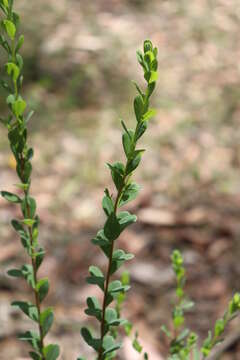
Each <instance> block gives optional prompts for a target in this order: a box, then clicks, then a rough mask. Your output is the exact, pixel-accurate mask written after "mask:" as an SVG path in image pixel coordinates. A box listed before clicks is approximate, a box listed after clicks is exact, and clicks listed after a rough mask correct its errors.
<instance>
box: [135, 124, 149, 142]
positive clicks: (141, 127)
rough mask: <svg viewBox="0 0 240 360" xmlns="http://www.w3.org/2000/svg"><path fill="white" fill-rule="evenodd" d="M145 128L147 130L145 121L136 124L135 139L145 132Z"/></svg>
mask: <svg viewBox="0 0 240 360" xmlns="http://www.w3.org/2000/svg"><path fill="white" fill-rule="evenodd" d="M146 130H147V122H146V121H141V122H140V123H139V124H138V127H137V130H136V139H137V140H139V139H140V137H141V136H142V135H143V134H144V133H145V131H146Z"/></svg>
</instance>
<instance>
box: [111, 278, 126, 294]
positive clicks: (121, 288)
mask: <svg viewBox="0 0 240 360" xmlns="http://www.w3.org/2000/svg"><path fill="white" fill-rule="evenodd" d="M129 289H130V286H129V285H122V283H121V281H120V280H114V281H112V282H110V284H109V287H108V292H109V294H111V295H113V294H117V293H119V292H126V291H128V290H129Z"/></svg>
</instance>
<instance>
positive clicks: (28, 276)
mask: <svg viewBox="0 0 240 360" xmlns="http://www.w3.org/2000/svg"><path fill="white" fill-rule="evenodd" d="M21 272H22V276H23V277H24V279H25V280H26V281H27V283H28V284H29V285H30V286H31V287H32V288H33V289H35V286H36V284H35V278H34V271H33V267H32V265H29V264H25V265H23V266H22V268H21Z"/></svg>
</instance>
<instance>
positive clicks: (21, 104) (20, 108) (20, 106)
mask: <svg viewBox="0 0 240 360" xmlns="http://www.w3.org/2000/svg"><path fill="white" fill-rule="evenodd" d="M26 106H27V104H26V102H25V101H24V100H23V99H21V98H19V99H18V100H16V101H15V102H14V103H13V104H12V109H13V112H14V114H15V115H16V117H19V116H22V115H23V113H24V110H25V109H26Z"/></svg>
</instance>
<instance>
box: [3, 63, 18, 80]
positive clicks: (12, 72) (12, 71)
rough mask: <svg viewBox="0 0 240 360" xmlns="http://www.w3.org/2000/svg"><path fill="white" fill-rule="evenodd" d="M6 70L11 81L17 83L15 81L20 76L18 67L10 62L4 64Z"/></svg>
mask: <svg viewBox="0 0 240 360" xmlns="http://www.w3.org/2000/svg"><path fill="white" fill-rule="evenodd" d="M6 68H7V73H8V75H9V76H11V77H12V79H13V81H17V79H18V77H19V75H20V69H19V67H18V66H17V65H16V64H14V63H12V62H8V63H7V64H6Z"/></svg>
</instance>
